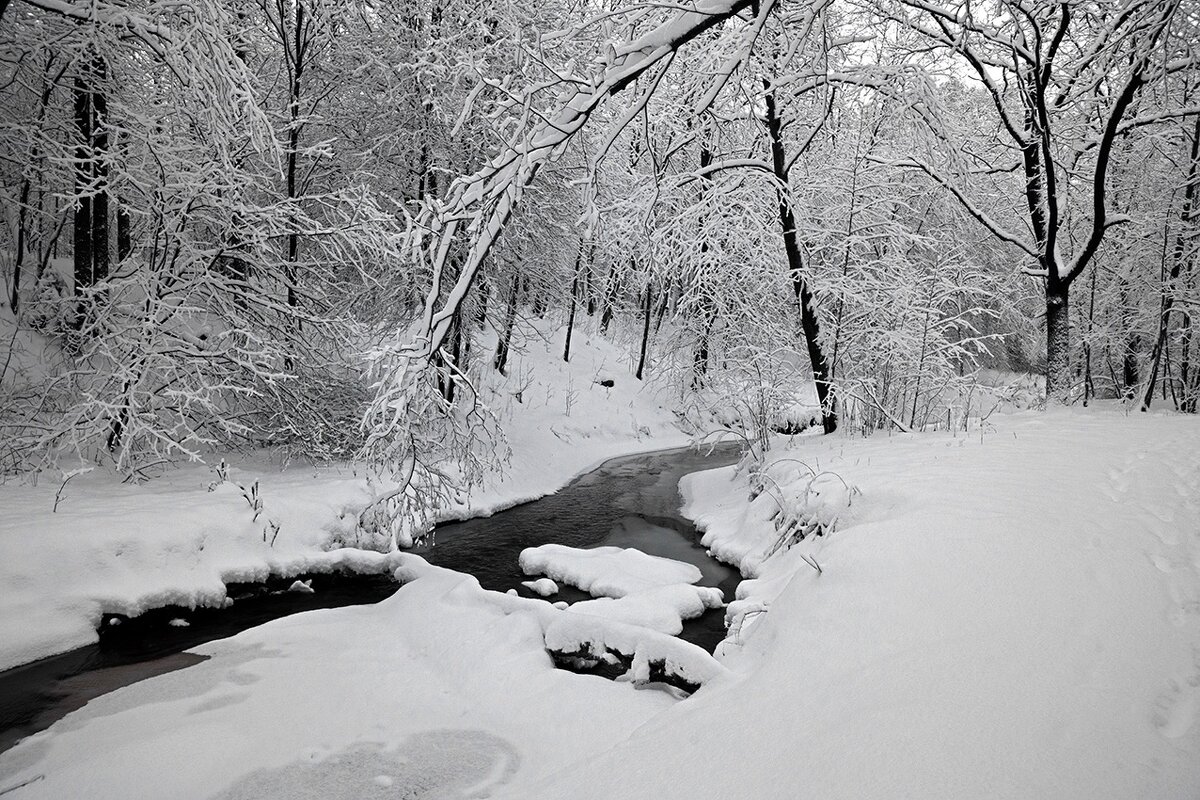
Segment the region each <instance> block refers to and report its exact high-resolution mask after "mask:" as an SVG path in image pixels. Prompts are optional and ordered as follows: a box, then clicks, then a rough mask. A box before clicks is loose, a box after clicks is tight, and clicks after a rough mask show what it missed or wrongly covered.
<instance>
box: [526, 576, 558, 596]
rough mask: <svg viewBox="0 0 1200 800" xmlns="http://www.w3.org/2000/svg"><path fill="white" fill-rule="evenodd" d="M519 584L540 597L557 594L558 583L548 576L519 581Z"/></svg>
mask: <svg viewBox="0 0 1200 800" xmlns="http://www.w3.org/2000/svg"><path fill="white" fill-rule="evenodd" d="M521 585H522V586H524V587H525V588H526V589H528V590H529V591H531V592H533V593H534V594H536V595H540V596H541V597H549V596H550V595H552V594H558V584H557V583H555V582H554V581H552V580H550V579H549V578H538V579H537V580H536V581H521Z"/></svg>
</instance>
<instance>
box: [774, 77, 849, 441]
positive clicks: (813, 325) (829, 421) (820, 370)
mask: <svg viewBox="0 0 1200 800" xmlns="http://www.w3.org/2000/svg"><path fill="white" fill-rule="evenodd" d="M763 89H764V90H765V101H766V112H767V133H768V134H769V135H770V137H771V166H772V171H773V172H774V174H775V179H776V181H778V183H779V225H780V227H781V228H782V231H783V250H784V254H785V255H786V256H787V264H788V274H789V275H791V279H792V291H793V292H794V293H795V295H796V303H797V305H798V306H799V307H800V327H801V329H802V330H803V331H804V344H805V345H806V347H807V349H808V358H809V361H810V362H811V364H812V374H813V381H814V382H815V383H816V388H817V400H818V402H820V404H821V427H822V428H823V429H824V431H825V433H833V432H834V431H835V430H837V424H838V419H837V398H836V397H834V395H833V393H832V391H830V389H831V387H830V374H829V360H828V359H827V358H826V356H825V351H824V349H823V348H822V347H821V323H820V320H819V318H818V317H817V309H816V303H815V302H814V298H813V294H812V289H811V287H809V285H808V281H807V280H805V278H804V261H803V258H802V256H801V254H800V241H799V235H798V233H797V231H796V216H795V214H794V213H793V212H792V203H791V197H790V190H789V188H788V186H789V182H788V178H789V176H788V168H787V156H786V152H785V151H784V143H783V119H782V118H781V117H780V116H779V112H778V110H777V109H776V107H775V93H774V90H773V87H772V86H771V82H770V81H768V80H765V79H764V80H763Z"/></svg>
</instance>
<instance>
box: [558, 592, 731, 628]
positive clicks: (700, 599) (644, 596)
mask: <svg viewBox="0 0 1200 800" xmlns="http://www.w3.org/2000/svg"><path fill="white" fill-rule="evenodd" d="M724 600H725V598H724V597H723V595H722V594H721V590H720V589H714V588H709V587H705V586H691V585H689V584H686V583H676V584H671V585H668V586H659V587H656V588H654V589H643V590H641V591H637V592H632V593H630V594H626V595H624V596H623V597H621V598H620V599H616V600H614V599H612V598H609V597H601V598H599V599H596V600H585V601H583V602H581V603H575V604H574V605H573V606H571V610H572V611H574V612H575V613H577V614H591V615H593V616H597V617H604V618H606V619H613V620H617V621H618V622H624V623H627V624H630V625H640V626H642V627H643V628H650V629H651V630H656V631H659V632H661V633H666V634H669V635H672V636H676V635H678V634H679V633H680V632H681V631H682V630H683V621H684V620H685V619H693V618H695V617H698V616H700V615H701V614H703V613H704V612H705V610H706V609H709V608H720V607H721V606H723V605H725V602H724Z"/></svg>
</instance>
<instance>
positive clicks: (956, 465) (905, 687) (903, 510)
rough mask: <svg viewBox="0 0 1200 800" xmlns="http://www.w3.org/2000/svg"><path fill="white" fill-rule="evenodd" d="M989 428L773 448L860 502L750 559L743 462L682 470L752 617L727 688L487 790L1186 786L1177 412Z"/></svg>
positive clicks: (1187, 572) (1073, 790)
mask: <svg viewBox="0 0 1200 800" xmlns="http://www.w3.org/2000/svg"><path fill="white" fill-rule="evenodd" d="M992 422H993V423H994V424H992V425H989V426H988V427H987V429H986V430H985V431H984V433H983V434H982V435H981V434H980V433H979V432H975V433H973V434H972V435H970V436H964V435H962V434H961V433H960V434H959V435H957V436H952V435H949V434H945V433H939V434H929V435H911V436H909V435H904V436H884V435H881V436H876V437H874V438H871V439H867V440H855V439H846V438H842V437H831V438H828V439H820V440H818V439H810V440H807V441H805V442H804V443H803V444H802V445H800V446H799V447H798V448H797V450H796V451H793V452H786V451H785V452H780V453H777V454H776V455H777V457H778V458H779V461H777V463H776V466H774V467H773V468H772V472H773V473H774V474H779V475H783V474H784V473H786V472H787V471H788V470H789V469H790V467H789V465H787V464H785V463H783V461H782V460H783V459H785V458H800V459H802V460H804V461H805V462H806V463H808V464H810V465H812V466H813V467H814V468H815V469H818V470H828V471H831V472H834V473H836V474H838V475H839V476H840V477H841V478H843V479H844V480H845V481H846V482H847V483H848V484H849V485H851V486H856V487H858V488H859V489H860V490H861V495H859V496H856V497H855V498H854V500H853V503H852V504H851V505H850V507H849V509H848V510H846V511H845V512H844V513H843V515H842V518H841V519H840V521H839V523H838V529H837V530H836V531H835V532H833V533H830V534H828V535H826V536H824V537H812V538H808V539H805V540H804V541H803V542H801V543H799V544H797V545H794V546H793V547H792V548H791V549H790V550H786V551H782V552H781V553H779V554H778V555H775V556H772V557H771V558H766V559H764V558H762V554H763V552H764V551H765V549H767V548H769V547H770V546H771V545H772V544H773V542H774V540H775V539H776V537H777V531H776V529H775V524H774V521H773V520H772V519H770V515H769V514H768V513H767V512H766V510H765V508H764V507H763V505H764V504H765V501H764V503H763V504H760V503H759V500H757V499H756V500H754V501H750V500H749V495H750V484H749V479H748V476H746V475H744V474H742V475H739V476H737V477H736V479H735V480H733V481H730V480H729V478H730V477H731V475H732V474H733V470H731V469H725V470H721V471H719V474H711V473H710V474H704V475H700V476H693V477H691V478H689V479H688V481H686V482H685V484H686V485H687V486H688V487H689V492H688V494H689V500H688V505H687V508H688V511H689V513H690V514H692V515H694V516H695V517H696V518H697V519H698V520H699V521H700V522H701V523H702V524H703V525H704V526H705V527H706V530H707V536H706V539H707V541H709V542H710V546H712V547H713V548H714V549H716V550H718V551H721V552H725V553H729V554H731V555H733V556H734V557H736V558H738V559H739V560H741V561H742V562H744V563H746V564H749V565H752V566H753V570H752V574H755V575H757V576H758V577H757V579H755V580H753V581H749V582H743V584H742V585H741V587H739V596H742V597H743V598H744V602H745V604H746V606H745V607H746V608H747V609H748V608H750V607H752V606H753V605H757V606H758V607H759V608H762V609H766V610H765V612H764V613H758V614H755V615H753V622H751V618H749V617H747V618H746V622H745V623H744V624H743V625H742V626H741V628H742V629H741V632H740V633H739V634H737V635H736V636H734V637H732V638H731V639H730V640H727V641H726V643H725V644H724V646H723V647H722V648H721V649H720V651H719V656H720V658H721V660H722V663H724V665H725V666H726V667H727V668H728V669H729V671H730V675H731V677H730V678H726V679H723V680H721V681H717V682H712V683H710V684H708V685H706V686H705V687H704V688H703V689H702V690H701V691H700V692H699V693H697V694H696V695H695V696H693V698H692V699H690V700H688V701H687V702H685V703H682V704H680V705H679V706H677V707H676V708H675V709H673V710H672V712H671V713H669V714H665V715H663V716H661V717H659V718H657V719H656V720H654V721H653V722H651V723H649V724H648V725H646V726H643V727H642V728H639V729H638V730H637V731H636V732H635V733H634V734H633V735H632V736H631V737H630V738H629V739H628V740H627V741H624V742H622V743H621V744H619V745H617V746H616V747H614V748H613V749H611V750H609V751H607V752H605V753H602V754H597V755H596V756H595V757H594V758H592V759H589V760H588V761H587V762H586V763H581V764H576V765H572V766H571V767H569V768H564V769H563V770H562V771H560V772H559V773H558V774H557V775H555V776H554V777H553V778H551V779H549V780H547V781H545V782H541V783H538V784H535V785H533V786H532V787H531V786H522V787H520V789H515V788H514V789H512V790H511V791H507V792H505V793H503V794H502V795H501V796H504V797H522V796H536V797H568V796H569V797H578V798H599V797H622V796H629V797H635V796H645V795H646V794H647V793H648V792H649V791H650V789H651V788H653V792H654V794H655V796H658V797H669V798H694V797H756V798H786V797H794V796H797V794H803V793H804V791H805V789H804V787H819V791H820V794H821V795H822V796H823V797H830V798H890V797H897V796H901V797H931V798H955V797H989V798H1028V797H1041V798H1079V797H1088V798H1128V797H1154V798H1179V799H1180V800H1183V798H1195V797H1197V796H1200V725H1197V724H1196V723H1197V707H1196V706H1197V694H1198V693H1200V426H1198V425H1197V421H1196V420H1195V419H1189V418H1185V417H1175V416H1169V415H1162V416H1159V415H1135V416H1129V417H1126V416H1125V415H1123V414H1122V413H1120V412H1119V411H1117V410H1114V409H1100V410H1089V411H1058V412H1047V413H1041V414H1036V413H1026V414H1020V415H1015V416H1013V417H1010V418H1001V419H998V418H995V417H994V418H993V420H992ZM793 466H794V465H793ZM784 485H785V486H786V485H787V481H784ZM801 555H807V556H809V557H811V558H813V559H815V560H816V561H817V562H818V563H819V564H820V565H821V566H822V568H823V572H822V573H821V574H818V573H817V572H816V570H814V569H812V568H811V567H810V566H809V565H807V564H806V563H804V561H803V560H801V558H800V556H801ZM681 741H686V742H687V745H686V746H681V745H680V743H681Z"/></svg>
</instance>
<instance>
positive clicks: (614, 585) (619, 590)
mask: <svg viewBox="0 0 1200 800" xmlns="http://www.w3.org/2000/svg"><path fill="white" fill-rule="evenodd" d="M521 569H522V570H523V571H524V572H525V574H526V575H539V574H542V575H549V576H550V577H551V578H553V579H554V580H556V581H560V582H562V583H568V584H570V585H571V586H574V587H576V588H579V589H582V590H583V591H585V592H587V593H589V594H591V595H593V596H594V597H624V596H625V595H627V594H632V593H634V592H643V591H646V590H648V589H656V588H659V587H661V586H670V585H671V584H674V583H685V584H686V583H695V582H696V581H698V580H700V578H702V577H703V575H702V574H701V573H700V569H699V567H696V566H694V565H692V564H686V563H684V562H682V561H675V560H674V559H670V558H663V557H661V556H651V555H647V554H646V553H643V552H642V551H641V550H638V549H636V548H633V547H593V548H590V549H587V550H584V549H580V548H578V547H567V546H565V545H561V544H544V545H541V546H540V547H527V548H525V549H524V550H522V551H521Z"/></svg>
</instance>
